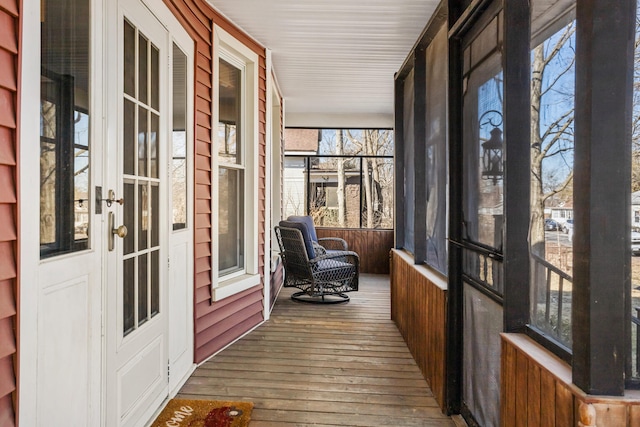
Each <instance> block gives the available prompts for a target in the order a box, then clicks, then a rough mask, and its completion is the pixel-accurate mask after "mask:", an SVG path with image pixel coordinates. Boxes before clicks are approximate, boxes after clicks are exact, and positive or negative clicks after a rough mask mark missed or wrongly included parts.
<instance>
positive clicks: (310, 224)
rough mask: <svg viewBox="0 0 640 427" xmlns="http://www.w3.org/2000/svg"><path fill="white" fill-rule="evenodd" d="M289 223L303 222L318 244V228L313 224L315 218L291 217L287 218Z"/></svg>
mask: <svg viewBox="0 0 640 427" xmlns="http://www.w3.org/2000/svg"><path fill="white" fill-rule="evenodd" d="M287 221H292V222H301V223H303V224H305V225H306V226H307V230H309V235H310V236H311V239H313V241H314V242H316V243H318V234H317V233H316V226H315V225H314V224H313V217H312V216H311V215H291V216H290V217H289V218H287Z"/></svg>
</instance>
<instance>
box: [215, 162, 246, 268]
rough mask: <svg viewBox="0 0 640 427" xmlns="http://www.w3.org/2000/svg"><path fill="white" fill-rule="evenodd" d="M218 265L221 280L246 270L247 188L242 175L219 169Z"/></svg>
mask: <svg viewBox="0 0 640 427" xmlns="http://www.w3.org/2000/svg"><path fill="white" fill-rule="evenodd" d="M218 176H219V183H218V184H219V190H218V191H219V193H218V194H219V196H218V197H219V208H218V218H219V219H218V236H219V251H218V261H219V269H220V276H224V275H226V274H230V273H233V272H235V271H238V270H241V269H243V268H244V250H243V247H242V241H243V240H244V213H243V209H244V208H243V203H242V200H244V191H243V188H244V184H243V176H242V171H239V170H235V169H227V168H220V169H219V174H218Z"/></svg>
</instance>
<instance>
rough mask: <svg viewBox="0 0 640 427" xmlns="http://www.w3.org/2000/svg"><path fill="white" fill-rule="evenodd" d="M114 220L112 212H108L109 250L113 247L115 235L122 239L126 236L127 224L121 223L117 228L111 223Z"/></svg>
mask: <svg viewBox="0 0 640 427" xmlns="http://www.w3.org/2000/svg"><path fill="white" fill-rule="evenodd" d="M114 221H115V214H114V213H113V212H109V223H108V228H109V251H110V252H111V251H112V250H113V249H114V248H115V237H114V236H118V237H120V238H122V239H124V238H125V237H127V232H128V230H127V226H126V225H121V226H119V227H117V228H115V227H114V225H113V223H114Z"/></svg>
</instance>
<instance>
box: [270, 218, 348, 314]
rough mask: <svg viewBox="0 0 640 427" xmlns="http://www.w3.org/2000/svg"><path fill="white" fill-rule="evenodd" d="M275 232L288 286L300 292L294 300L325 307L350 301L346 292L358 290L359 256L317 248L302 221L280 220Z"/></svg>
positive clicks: (285, 283)
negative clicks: (325, 305) (320, 304)
mask: <svg viewBox="0 0 640 427" xmlns="http://www.w3.org/2000/svg"><path fill="white" fill-rule="evenodd" d="M275 231H276V236H277V237H278V244H279V245H280V255H281V257H282V262H283V264H284V270H285V282H284V286H285V287H295V288H298V289H300V291H299V292H295V293H294V294H293V295H291V299H292V300H294V301H299V302H309V303H324V304H336V303H343V302H347V301H349V296H348V295H346V292H351V291H357V290H358V279H359V274H360V258H359V257H358V254H357V253H355V252H351V251H337V250H331V251H323V250H322V249H320V248H318V247H317V246H315V245H314V242H313V240H312V239H311V235H310V233H309V230H308V228H307V226H306V224H304V223H302V222H293V221H280V225H279V226H277V227H275ZM316 248H318V249H316Z"/></svg>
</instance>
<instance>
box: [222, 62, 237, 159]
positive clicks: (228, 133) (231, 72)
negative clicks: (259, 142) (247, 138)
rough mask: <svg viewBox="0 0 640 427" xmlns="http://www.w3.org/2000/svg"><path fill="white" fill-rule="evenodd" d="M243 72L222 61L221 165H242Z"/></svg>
mask: <svg viewBox="0 0 640 427" xmlns="http://www.w3.org/2000/svg"><path fill="white" fill-rule="evenodd" d="M241 76H242V70H240V69H238V68H236V67H234V66H233V65H231V64H229V63H228V62H227V61H225V60H223V59H221V60H220V80H219V90H220V95H219V96H220V101H219V102H220V105H219V107H220V110H219V115H220V118H219V121H218V138H219V139H218V141H219V145H218V156H219V159H220V163H230V164H240V163H242V159H241V151H240V147H241V144H242V141H241V140H240V135H239V134H238V130H239V129H240V126H241V123H240V119H241V114H240V112H241V102H240V96H241V89H242V88H241V85H240V79H241Z"/></svg>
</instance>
